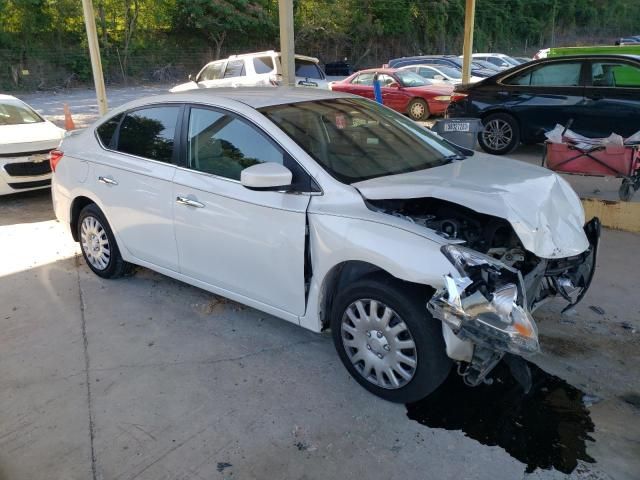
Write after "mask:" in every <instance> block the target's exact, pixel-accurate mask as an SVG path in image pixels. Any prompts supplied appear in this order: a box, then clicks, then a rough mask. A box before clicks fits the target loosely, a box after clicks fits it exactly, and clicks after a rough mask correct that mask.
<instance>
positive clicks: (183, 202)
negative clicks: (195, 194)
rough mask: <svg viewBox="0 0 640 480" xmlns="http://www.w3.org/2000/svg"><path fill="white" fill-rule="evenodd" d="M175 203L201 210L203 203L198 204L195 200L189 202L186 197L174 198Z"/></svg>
mask: <svg viewBox="0 0 640 480" xmlns="http://www.w3.org/2000/svg"><path fill="white" fill-rule="evenodd" d="M176 203H178V204H180V205H186V206H187V207H195V208H203V207H204V203H201V202H198V201H197V200H191V199H190V198H187V197H180V196H178V197H176Z"/></svg>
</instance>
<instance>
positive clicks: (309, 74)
mask: <svg viewBox="0 0 640 480" xmlns="http://www.w3.org/2000/svg"><path fill="white" fill-rule="evenodd" d="M296 77H304V78H315V79H319V80H322V79H323V78H324V75H323V74H322V70H320V67H318V65H316V64H315V63H314V62H311V61H309V60H300V59H297V58H296Z"/></svg>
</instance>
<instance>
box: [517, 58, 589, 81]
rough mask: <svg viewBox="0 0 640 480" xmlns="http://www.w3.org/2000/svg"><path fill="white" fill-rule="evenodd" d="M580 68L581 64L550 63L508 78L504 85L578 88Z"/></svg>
mask: <svg viewBox="0 0 640 480" xmlns="http://www.w3.org/2000/svg"><path fill="white" fill-rule="evenodd" d="M581 68H582V63H581V62H568V63H561V62H557V63H550V64H546V65H542V66H540V67H537V68H531V69H529V70H527V71H526V72H524V73H520V74H518V75H516V76H514V77H510V78H508V79H507V80H506V81H505V82H504V83H505V84H507V85H530V86H538V87H578V86H580V70H581Z"/></svg>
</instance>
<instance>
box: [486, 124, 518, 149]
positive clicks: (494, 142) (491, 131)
mask: <svg viewBox="0 0 640 480" xmlns="http://www.w3.org/2000/svg"><path fill="white" fill-rule="evenodd" d="M482 139H483V140H484V143H485V145H487V146H488V147H489V148H491V149H493V150H503V149H505V148H507V147H508V146H509V144H511V141H512V140H513V129H512V128H511V125H509V124H508V123H507V122H505V121H504V120H500V119H494V120H491V121H489V122H488V123H487V124H486V125H485V127H484V131H483V132H482Z"/></svg>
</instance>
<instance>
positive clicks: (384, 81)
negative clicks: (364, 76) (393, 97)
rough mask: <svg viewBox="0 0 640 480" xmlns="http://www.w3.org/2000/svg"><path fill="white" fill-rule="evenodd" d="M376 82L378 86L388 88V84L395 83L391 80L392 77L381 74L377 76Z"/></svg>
mask: <svg viewBox="0 0 640 480" xmlns="http://www.w3.org/2000/svg"><path fill="white" fill-rule="evenodd" d="M378 81H379V82H380V86H381V87H388V86H389V84H391V83H393V82H395V80H394V79H393V77H391V76H389V75H387V74H385V73H381V74H380V75H378Z"/></svg>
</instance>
